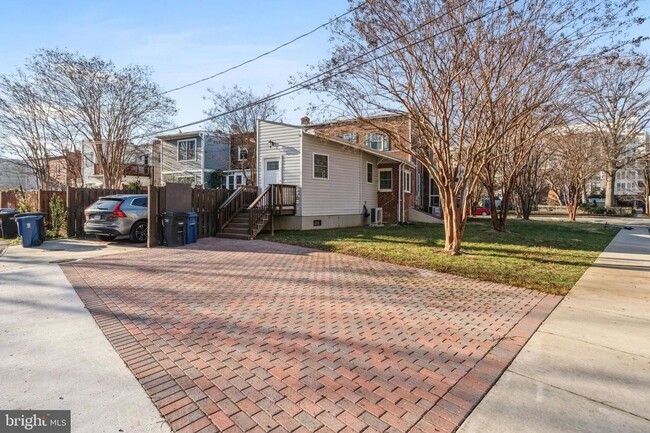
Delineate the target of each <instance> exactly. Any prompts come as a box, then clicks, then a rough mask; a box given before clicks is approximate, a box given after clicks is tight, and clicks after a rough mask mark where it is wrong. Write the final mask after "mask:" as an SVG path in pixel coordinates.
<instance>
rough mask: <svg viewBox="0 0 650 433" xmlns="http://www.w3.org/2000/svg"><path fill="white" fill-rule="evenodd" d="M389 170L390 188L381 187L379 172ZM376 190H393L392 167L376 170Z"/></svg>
mask: <svg viewBox="0 0 650 433" xmlns="http://www.w3.org/2000/svg"><path fill="white" fill-rule="evenodd" d="M386 171H388V172H390V188H389V189H386V188H383V189H382V187H381V173H382V172H386ZM377 191H379V192H393V169H392V168H380V169H378V170H377Z"/></svg>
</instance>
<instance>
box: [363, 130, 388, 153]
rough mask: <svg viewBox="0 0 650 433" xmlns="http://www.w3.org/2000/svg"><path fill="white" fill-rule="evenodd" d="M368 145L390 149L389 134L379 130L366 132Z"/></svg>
mask: <svg viewBox="0 0 650 433" xmlns="http://www.w3.org/2000/svg"><path fill="white" fill-rule="evenodd" d="M366 146H368V147H369V148H371V149H375V150H390V143H389V139H388V136H387V135H386V134H380V133H378V132H371V133H368V134H366Z"/></svg>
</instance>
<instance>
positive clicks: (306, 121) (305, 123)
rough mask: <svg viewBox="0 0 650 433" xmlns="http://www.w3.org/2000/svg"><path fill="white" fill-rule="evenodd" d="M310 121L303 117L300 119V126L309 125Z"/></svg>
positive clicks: (307, 117)
mask: <svg viewBox="0 0 650 433" xmlns="http://www.w3.org/2000/svg"><path fill="white" fill-rule="evenodd" d="M309 122H310V119H309V116H303V117H301V118H300V124H301V125H309Z"/></svg>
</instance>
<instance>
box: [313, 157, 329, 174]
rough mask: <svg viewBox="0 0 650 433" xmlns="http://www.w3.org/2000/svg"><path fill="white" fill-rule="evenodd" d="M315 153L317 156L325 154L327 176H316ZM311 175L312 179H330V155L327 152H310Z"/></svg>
mask: <svg viewBox="0 0 650 433" xmlns="http://www.w3.org/2000/svg"><path fill="white" fill-rule="evenodd" d="M316 155H318V156H325V157H327V177H316V173H315V170H316V161H315V159H316ZM311 176H312V179H314V180H329V179H330V156H329V155H328V154H327V153H318V152H312V153H311Z"/></svg>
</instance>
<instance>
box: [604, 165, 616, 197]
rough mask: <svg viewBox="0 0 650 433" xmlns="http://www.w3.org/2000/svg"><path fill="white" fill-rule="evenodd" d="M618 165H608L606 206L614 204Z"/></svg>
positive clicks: (606, 173)
mask: <svg viewBox="0 0 650 433" xmlns="http://www.w3.org/2000/svg"><path fill="white" fill-rule="evenodd" d="M616 171H617V170H616V167H615V166H613V165H608V167H607V171H606V172H605V207H613V206H614V186H615V185H616Z"/></svg>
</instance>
